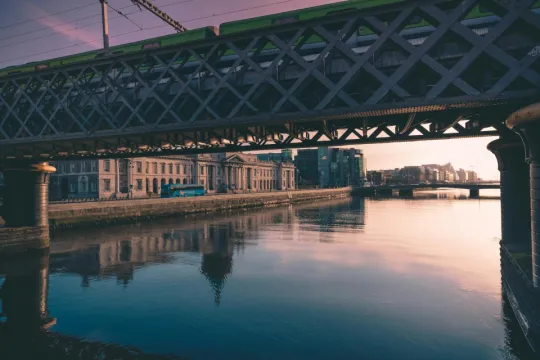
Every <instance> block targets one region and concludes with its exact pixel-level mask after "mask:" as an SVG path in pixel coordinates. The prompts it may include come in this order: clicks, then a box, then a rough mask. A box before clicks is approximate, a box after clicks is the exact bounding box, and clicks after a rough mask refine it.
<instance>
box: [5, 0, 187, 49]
mask: <svg viewBox="0 0 540 360" xmlns="http://www.w3.org/2000/svg"><path fill="white" fill-rule="evenodd" d="M191 1H193V0H191ZM109 6H110V5H109ZM130 7H135V5H128V6H124V7H121V8H120V9H119V10H124V9H127V8H130ZM48 16H52V15H48ZM48 16H45V17H48ZM94 16H101V13H96V14H92V15H87V16H84V17H82V18H77V19H73V20H69V21H65V22H62V23H60V24H56V25H53V26H49V27H46V28H40V29H36V30H31V31H27V32H24V33H18V34H15V35H10V36H5V37H2V38H0V41H2V40H9V39H14V38H17V37H21V36H24V35H28V34H33V33H36V32H40V31H43V30H47V29H55V28H57V27H60V26H63V25H67V24H72V23H74V22H76V21H80V20H86V19H89V18H91V17H94ZM37 19H41V18H37ZM111 20H112V19H111ZM29 21H30V20H28V21H25V22H29ZM97 23H101V21H97V22H95V24H97Z"/></svg>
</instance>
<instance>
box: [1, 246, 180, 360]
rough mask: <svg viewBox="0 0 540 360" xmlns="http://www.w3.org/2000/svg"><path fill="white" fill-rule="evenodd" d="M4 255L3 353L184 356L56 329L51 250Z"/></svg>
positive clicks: (53, 356) (61, 356)
mask: <svg viewBox="0 0 540 360" xmlns="http://www.w3.org/2000/svg"><path fill="white" fill-rule="evenodd" d="M0 260H1V261H0V274H2V276H3V282H2V285H1V288H0V300H1V304H2V307H1V310H2V313H1V319H2V320H1V322H0V358H1V359H6V360H11V359H13V360H15V359H16V360H22V359H32V360H33V359H51V360H52V359H58V360H62V359H103V360H105V359H142V358H144V359H150V360H153V359H156V360H158V359H179V358H177V357H172V356H161V355H159V356H158V355H153V354H145V353H143V352H141V351H140V350H138V349H136V348H133V347H130V346H120V345H114V344H107V343H103V342H98V341H87V340H85V339H79V338H77V337H73V336H69V335H65V334H59V333H56V332H54V330H51V328H52V327H53V326H54V325H55V324H56V319H55V318H54V317H51V316H50V315H49V309H48V296H49V286H48V284H49V261H50V254H49V253H48V252H32V253H26V254H21V255H19V256H16V257H11V258H9V259H0Z"/></svg>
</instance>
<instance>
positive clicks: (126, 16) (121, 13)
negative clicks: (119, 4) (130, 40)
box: [108, 4, 143, 30]
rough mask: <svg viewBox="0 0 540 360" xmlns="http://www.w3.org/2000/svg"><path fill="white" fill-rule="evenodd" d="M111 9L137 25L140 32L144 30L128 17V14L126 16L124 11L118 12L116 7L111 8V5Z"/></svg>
mask: <svg viewBox="0 0 540 360" xmlns="http://www.w3.org/2000/svg"><path fill="white" fill-rule="evenodd" d="M108 5H109V7H110V8H111V9H112V10H113V11H114V12H116V13H118V14H119V15H121V16H122V17H124V18H126V19H127V20H128V21H129V22H131V23H132V24H133V25H135V26H136V27H138V28H139V29H140V30H143V28H142V27H141V26H140V25H139V24H137V23H136V22H135V21H133V20H131V19H130V18H129V17H128V14H124V13H123V12H122V11H120V10H117V9H115V8H114V7H112V6H111V4H108Z"/></svg>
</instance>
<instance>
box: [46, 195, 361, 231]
mask: <svg viewBox="0 0 540 360" xmlns="http://www.w3.org/2000/svg"><path fill="white" fill-rule="evenodd" d="M350 195H351V188H348V187H347V188H339V189H320V190H294V191H276V192H268V193H252V194H224V195H207V196H202V197H193V198H172V199H159V198H158V199H134V200H121V201H104V202H88V203H66V204H51V205H50V206H49V223H50V225H51V227H52V228H53V229H54V228H64V227H74V226H84V225H92V224H107V223H115V222H121V221H130V220H142V219H150V218H154V217H162V216H173V215H187V214H195V213H209V212H216V211H224V210H231V209H244V208H258V207H265V206H279V205H284V204H291V203H300V202H306V201H314V200H325V199H338V198H344V197H349V196H350Z"/></svg>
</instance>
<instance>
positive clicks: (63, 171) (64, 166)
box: [62, 163, 68, 174]
mask: <svg viewBox="0 0 540 360" xmlns="http://www.w3.org/2000/svg"><path fill="white" fill-rule="evenodd" d="M62 173H64V174H67V173H68V164H66V163H62Z"/></svg>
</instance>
